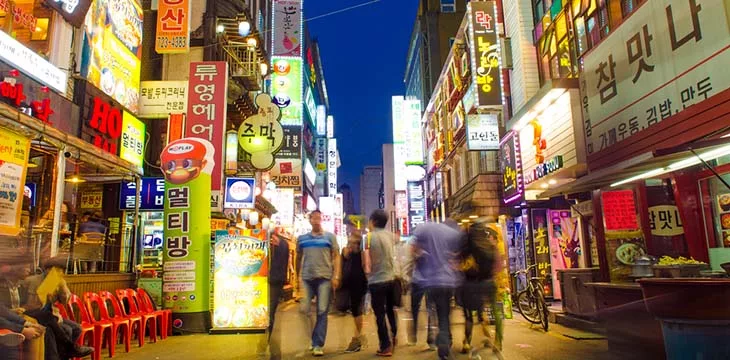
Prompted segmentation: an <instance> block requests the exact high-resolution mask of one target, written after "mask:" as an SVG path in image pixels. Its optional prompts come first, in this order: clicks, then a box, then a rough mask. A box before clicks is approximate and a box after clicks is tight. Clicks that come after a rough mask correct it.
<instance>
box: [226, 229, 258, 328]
mask: <svg viewBox="0 0 730 360" xmlns="http://www.w3.org/2000/svg"><path fill="white" fill-rule="evenodd" d="M214 249H215V250H214V257H215V269H214V285H213V299H214V300H213V304H214V310H213V325H214V330H224V329H265V328H266V327H267V326H268V325H269V283H268V281H267V278H268V276H269V247H268V241H267V239H266V233H265V232H263V231H259V230H235V231H232V232H231V231H228V230H217V231H216V232H215V248H214Z"/></svg>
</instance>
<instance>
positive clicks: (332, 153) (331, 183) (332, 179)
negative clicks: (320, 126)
mask: <svg viewBox="0 0 730 360" xmlns="http://www.w3.org/2000/svg"><path fill="white" fill-rule="evenodd" d="M337 166H338V164H337V139H329V140H327V184H328V185H327V195H330V196H332V195H334V194H337Z"/></svg>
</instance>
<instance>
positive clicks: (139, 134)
mask: <svg viewBox="0 0 730 360" xmlns="http://www.w3.org/2000/svg"><path fill="white" fill-rule="evenodd" d="M145 134H146V132H145V124H144V123H143V122H141V121H139V119H137V118H136V117H134V115H132V114H130V113H128V112H126V111H125V112H124V115H122V141H121V144H120V146H119V157H120V158H122V159H124V160H127V161H129V162H130V163H132V165H134V166H135V167H136V168H137V169H138V170H139V171H140V172H142V168H143V165H144V148H145V146H144V145H145Z"/></svg>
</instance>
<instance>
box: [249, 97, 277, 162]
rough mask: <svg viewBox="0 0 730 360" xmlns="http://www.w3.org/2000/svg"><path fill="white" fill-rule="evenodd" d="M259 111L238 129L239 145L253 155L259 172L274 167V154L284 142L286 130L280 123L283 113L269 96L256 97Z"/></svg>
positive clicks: (253, 160)
mask: <svg viewBox="0 0 730 360" xmlns="http://www.w3.org/2000/svg"><path fill="white" fill-rule="evenodd" d="M256 105H257V106H258V108H259V111H258V112H257V113H255V114H254V115H252V116H249V117H248V118H246V120H244V121H243V122H242V123H241V126H240V127H239V128H238V144H239V145H241V148H243V150H244V151H246V153H248V154H249V155H251V165H252V166H253V167H254V168H256V169H257V170H268V169H271V167H272V166H274V154H276V152H277V151H279V149H280V148H281V146H282V143H283V142H284V129H283V128H282V126H281V124H280V123H279V119H280V117H281V113H280V110H279V108H278V107H277V106H276V105H275V104H274V103H273V102H272V100H271V96H269V94H259V95H258V96H257V97H256Z"/></svg>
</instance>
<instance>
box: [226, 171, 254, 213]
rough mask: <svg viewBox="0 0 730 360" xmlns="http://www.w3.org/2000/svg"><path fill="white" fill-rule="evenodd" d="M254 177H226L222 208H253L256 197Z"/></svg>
mask: <svg viewBox="0 0 730 360" xmlns="http://www.w3.org/2000/svg"><path fill="white" fill-rule="evenodd" d="M255 189H256V179H254V178H226V196H225V198H224V202H223V208H224V209H253V208H254V203H255V200H256V197H255V196H254V190H255Z"/></svg>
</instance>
